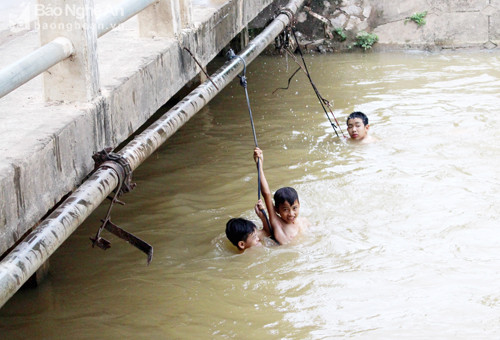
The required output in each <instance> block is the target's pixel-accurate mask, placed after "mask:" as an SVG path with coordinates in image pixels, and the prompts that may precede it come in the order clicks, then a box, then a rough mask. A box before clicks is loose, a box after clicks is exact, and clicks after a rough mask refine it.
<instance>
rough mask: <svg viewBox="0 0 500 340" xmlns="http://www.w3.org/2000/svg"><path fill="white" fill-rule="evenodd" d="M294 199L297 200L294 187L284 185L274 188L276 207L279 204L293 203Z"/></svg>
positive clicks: (297, 196) (297, 195)
mask: <svg viewBox="0 0 500 340" xmlns="http://www.w3.org/2000/svg"><path fill="white" fill-rule="evenodd" d="M295 201H297V202H298V201H299V194H297V191H295V189H294V188H290V187H284V188H281V189H278V190H276V192H275V193H274V205H275V206H276V208H277V209H278V208H279V207H280V204H283V203H285V202H288V203H290V205H293V204H294V203H295Z"/></svg>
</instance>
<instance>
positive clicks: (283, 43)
mask: <svg viewBox="0 0 500 340" xmlns="http://www.w3.org/2000/svg"><path fill="white" fill-rule="evenodd" d="M280 14H287V15H289V16H290V15H291V16H292V17H293V13H292V14H290V13H288V12H286V11H280ZM290 23H293V20H290ZM289 32H291V35H292V36H293V38H294V40H295V43H296V44H297V50H298V52H299V55H300V57H301V59H302V63H300V62H299V61H298V60H297V57H296V56H295V55H294V54H293V53H292V52H291V51H290V50H289V46H290V44H289V38H287V36H288V35H289ZM278 42H279V45H278V46H277V48H279V49H282V50H284V51H285V52H286V53H287V55H290V56H291V57H292V58H293V60H294V61H295V62H296V63H297V65H299V68H298V69H297V70H295V72H294V73H293V74H292V76H291V77H290V78H288V84H287V87H280V88H277V89H276V90H274V91H273V93H275V92H276V91H278V90H287V89H288V88H289V87H290V82H291V81H292V78H293V77H294V76H295V75H296V74H297V72H298V71H299V70H300V69H302V71H304V73H305V74H306V76H307V78H308V79H309V82H310V83H311V86H312V88H313V90H314V93H315V94H316V97H318V100H319V103H320V105H321V107H322V108H323V111H324V112H325V115H326V117H327V118H328V121H329V122H330V125H331V126H332V128H333V131H335V134H336V135H337V137H340V136H339V134H338V132H337V128H338V129H339V130H340V132H341V133H342V136H343V137H344V138H345V134H344V131H342V128H341V127H340V124H339V122H338V121H337V118H336V117H335V115H334V113H333V110H332V105H331V104H330V102H329V101H328V100H326V99H325V98H324V97H323V96H322V95H321V94H320V93H319V90H318V88H317V87H316V85H315V84H314V82H313V81H312V78H311V74H310V73H309V70H308V69H307V64H306V62H305V60H304V55H303V54H302V50H301V49H300V45H299V41H298V39H297V36H296V34H295V28H294V27H293V26H287V28H285V30H283V37H282V38H280V39H278ZM325 105H326V106H327V107H328V111H330V114H331V115H332V117H333V119H334V120H335V123H336V124H337V125H335V124H334V123H333V121H332V120H331V118H330V115H329V114H328V112H327V110H326V108H325Z"/></svg>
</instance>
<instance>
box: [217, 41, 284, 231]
mask: <svg viewBox="0 0 500 340" xmlns="http://www.w3.org/2000/svg"><path fill="white" fill-rule="evenodd" d="M226 55H227V58H228V59H229V60H232V59H234V58H240V59H241V61H242V62H243V72H242V73H241V75H239V76H238V78H240V85H241V86H242V87H243V89H245V97H246V99H247V107H248V114H249V116H250V124H251V125H252V133H253V141H254V143H255V147H256V148H258V147H259V145H258V143H257V134H256V133H255V125H254V123H253V115H252V107H251V106H250V98H249V96H248V83H247V77H246V72H247V64H246V62H245V59H243V58H242V57H241V56H239V55H236V54H235V53H234V51H233V50H232V49H229V51H227V54H226ZM260 166H261V165H260V159H257V181H258V183H257V197H258V199H259V200H260V196H261V195H260V194H261V186H260ZM260 211H261V212H262V214H264V217H265V219H266V223H267V225H268V227H269V233H270V234H271V237H273V238H274V231H273V227H272V225H271V222H269V219H268V218H267V214H266V211H265V210H264V209H260Z"/></svg>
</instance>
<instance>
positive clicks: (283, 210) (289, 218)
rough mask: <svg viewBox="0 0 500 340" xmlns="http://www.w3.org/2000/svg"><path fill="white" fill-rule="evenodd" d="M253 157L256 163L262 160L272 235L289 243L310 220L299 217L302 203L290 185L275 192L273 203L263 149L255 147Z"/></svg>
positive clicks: (261, 176) (264, 190)
mask: <svg viewBox="0 0 500 340" xmlns="http://www.w3.org/2000/svg"><path fill="white" fill-rule="evenodd" d="M253 157H254V160H255V162H256V163H257V162H258V161H260V166H259V173H260V183H261V188H262V196H263V197H264V201H265V203H266V207H267V211H268V213H269V222H270V223H271V226H272V229H273V234H274V235H272V236H274V238H275V240H276V241H277V242H278V243H279V244H286V243H289V242H291V241H292V240H293V239H294V238H295V237H296V236H298V235H300V234H302V233H304V232H305V231H306V230H307V228H308V226H309V222H308V221H307V219H306V218H305V217H299V211H300V203H299V196H298V194H297V191H295V189H293V188H290V187H285V188H281V189H278V190H277V191H276V192H275V193H274V205H273V200H272V196H271V190H270V189H269V184H268V183H267V180H266V177H265V175H264V155H263V152H262V150H261V149H259V148H255V150H254V154H253ZM259 203H262V201H261V200H259V202H258V203H257V204H259Z"/></svg>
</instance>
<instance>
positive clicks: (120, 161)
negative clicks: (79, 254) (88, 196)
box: [90, 148, 153, 265]
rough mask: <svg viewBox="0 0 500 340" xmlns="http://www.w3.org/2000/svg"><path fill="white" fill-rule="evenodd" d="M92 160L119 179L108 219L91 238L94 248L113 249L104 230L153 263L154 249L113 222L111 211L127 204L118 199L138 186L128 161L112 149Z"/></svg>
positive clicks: (102, 152)
mask: <svg viewBox="0 0 500 340" xmlns="http://www.w3.org/2000/svg"><path fill="white" fill-rule="evenodd" d="M92 158H93V159H94V163H95V168H94V170H96V169H98V168H107V169H112V170H113V171H114V172H115V173H116V175H117V177H118V185H117V187H116V189H115V190H114V192H115V195H114V196H113V197H112V198H111V197H108V198H110V199H111V203H110V205H109V208H108V211H107V213H106V217H105V218H104V220H102V224H101V226H100V227H99V229H98V230H97V233H96V235H95V236H94V237H90V240H91V241H92V248H94V247H95V246H97V247H99V248H101V249H103V250H106V249H108V248H110V247H111V242H109V241H108V240H106V239H104V238H102V237H101V232H102V230H103V229H106V230H108V231H109V232H110V233H112V234H114V235H116V236H118V237H119V238H121V239H123V240H125V241H127V242H128V243H130V244H131V245H133V246H134V247H136V248H137V249H139V250H140V251H142V252H144V253H145V254H146V255H147V256H148V259H147V264H148V265H149V263H151V260H152V259H153V247H152V246H151V245H149V244H148V243H146V242H145V241H143V240H141V239H140V238H138V237H136V236H135V235H133V234H131V233H129V232H128V231H125V230H123V229H122V228H120V227H119V226H117V225H116V224H114V223H112V222H111V209H112V208H113V205H114V204H115V203H119V204H122V205H124V204H125V203H123V202H121V201H119V200H118V197H119V196H121V195H122V194H124V193H127V192H130V191H132V190H133V189H134V188H135V186H136V184H135V183H133V182H132V168H131V167H130V164H129V163H128V161H127V160H126V159H125V158H124V157H122V156H120V155H119V154H116V153H113V152H111V148H106V149H104V150H102V151H99V152H97V153H95V154H94V155H93V156H92Z"/></svg>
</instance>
